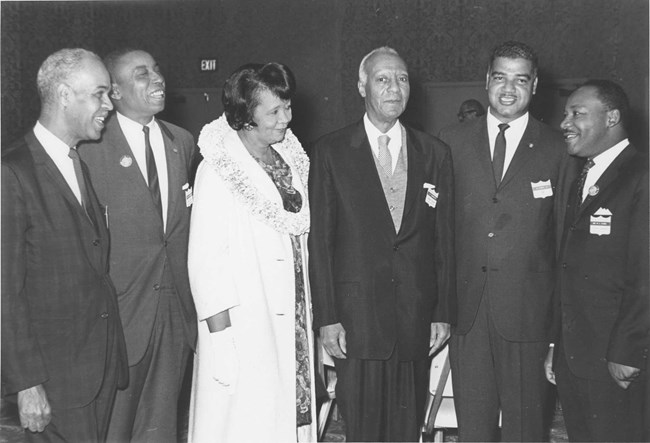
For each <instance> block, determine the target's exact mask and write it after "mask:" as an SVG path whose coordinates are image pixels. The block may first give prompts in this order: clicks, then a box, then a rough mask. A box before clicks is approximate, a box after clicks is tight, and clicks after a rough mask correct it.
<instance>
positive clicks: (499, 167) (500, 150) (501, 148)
mask: <svg viewBox="0 0 650 443" xmlns="http://www.w3.org/2000/svg"><path fill="white" fill-rule="evenodd" d="M509 127H510V125H508V124H506V123H501V124H500V125H499V133H498V134H497V138H496V140H495V141H494V155H493V156H492V170H493V171H494V181H495V182H496V184H497V186H499V184H500V183H501V177H503V165H504V163H505V160H506V134H505V132H506V129H508V128H509Z"/></svg>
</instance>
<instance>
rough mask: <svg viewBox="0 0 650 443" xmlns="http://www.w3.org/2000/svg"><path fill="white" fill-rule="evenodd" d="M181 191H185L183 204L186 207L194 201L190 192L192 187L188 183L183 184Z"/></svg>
mask: <svg viewBox="0 0 650 443" xmlns="http://www.w3.org/2000/svg"><path fill="white" fill-rule="evenodd" d="M183 191H185V206H187V207H188V208H189V207H190V206H192V203H194V194H193V193H192V187H191V186H190V184H189V183H185V184H184V185H183Z"/></svg>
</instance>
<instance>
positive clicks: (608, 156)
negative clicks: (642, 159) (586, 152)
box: [592, 138, 630, 167]
mask: <svg viewBox="0 0 650 443" xmlns="http://www.w3.org/2000/svg"><path fill="white" fill-rule="evenodd" d="M629 144H630V142H629V140H628V139H627V138H626V139H623V140H621V141H620V142H618V143H616V144H615V145H614V146H612V147H611V148H609V149H607V150H606V151H603V152H601V153H600V154H598V155H597V156H595V157H594V158H592V160H593V161H594V165H598V166H599V167H600V166H604V167H607V166H609V165H610V164H611V163H612V162H613V161H614V159H616V157H618V155H619V154H620V153H621V152H623V149H625V148H626V147H627V146H628V145H629Z"/></svg>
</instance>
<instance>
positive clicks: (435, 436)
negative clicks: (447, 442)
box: [433, 429, 443, 442]
mask: <svg viewBox="0 0 650 443" xmlns="http://www.w3.org/2000/svg"><path fill="white" fill-rule="evenodd" d="M433 441H434V442H442V441H443V435H442V429H436V432H435V433H434V434H433Z"/></svg>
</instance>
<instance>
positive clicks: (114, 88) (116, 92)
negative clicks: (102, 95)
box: [109, 83, 122, 100]
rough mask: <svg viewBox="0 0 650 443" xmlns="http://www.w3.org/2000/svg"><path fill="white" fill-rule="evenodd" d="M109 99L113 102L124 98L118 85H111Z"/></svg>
mask: <svg viewBox="0 0 650 443" xmlns="http://www.w3.org/2000/svg"><path fill="white" fill-rule="evenodd" d="M109 97H110V98H111V99H112V100H120V99H121V98H122V93H121V92H120V87H119V86H118V85H117V83H111V93H110V94H109Z"/></svg>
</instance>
